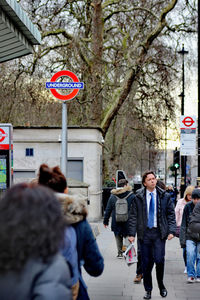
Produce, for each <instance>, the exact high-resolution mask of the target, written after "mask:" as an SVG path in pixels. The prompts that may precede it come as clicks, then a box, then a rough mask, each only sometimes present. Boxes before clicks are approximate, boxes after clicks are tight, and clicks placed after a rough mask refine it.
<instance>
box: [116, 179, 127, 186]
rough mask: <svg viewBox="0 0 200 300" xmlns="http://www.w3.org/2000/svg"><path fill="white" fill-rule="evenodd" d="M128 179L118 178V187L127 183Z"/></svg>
mask: <svg viewBox="0 0 200 300" xmlns="http://www.w3.org/2000/svg"><path fill="white" fill-rule="evenodd" d="M127 183H128V181H127V180H126V179H120V180H119V182H118V187H124V186H125V185H127Z"/></svg>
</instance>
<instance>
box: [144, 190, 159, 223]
mask: <svg viewBox="0 0 200 300" xmlns="http://www.w3.org/2000/svg"><path fill="white" fill-rule="evenodd" d="M152 193H153V197H154V225H153V227H157V203H156V202H157V199H156V196H157V192H156V189H154V190H153V192H152ZM146 199H147V213H148V215H149V205H150V200H151V192H150V191H148V190H146Z"/></svg>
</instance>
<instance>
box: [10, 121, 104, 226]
mask: <svg viewBox="0 0 200 300" xmlns="http://www.w3.org/2000/svg"><path fill="white" fill-rule="evenodd" d="M102 141H103V138H102V133H101V130H100V129H99V128H93V127H90V128H80V127H68V159H67V160H68V163H67V169H68V171H67V178H68V181H69V182H70V180H71V179H73V180H76V181H77V182H80V183H81V182H82V186H83V187H85V186H88V210H89V220H91V221H96V220H99V218H100V217H101V211H102ZM13 157H14V159H13V162H14V182H15V183H17V182H22V181H30V180H32V179H33V178H35V177H36V176H37V173H38V169H39V166H40V165H41V164H42V163H46V164H48V165H49V166H50V167H53V166H56V165H59V166H60V163H61V128H58V127H14V129H13ZM69 178H70V179H69ZM80 185H81V184H80ZM80 185H79V186H80ZM77 186H78V185H77ZM73 187H74V185H73ZM69 190H70V187H69ZM75 192H76V191H75V190H74V191H73V194H75Z"/></svg>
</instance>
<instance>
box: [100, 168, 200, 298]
mask: <svg viewBox="0 0 200 300" xmlns="http://www.w3.org/2000/svg"><path fill="white" fill-rule="evenodd" d="M142 184H143V187H142V188H140V189H138V190H137V191H136V192H135V194H133V193H132V188H131V187H130V186H129V185H128V181H126V180H125V179H124V180H123V179H121V180H120V181H119V185H118V188H117V189H113V190H112V191H111V196H110V198H109V200H108V203H107V207H106V209H105V213H104V220H103V223H104V226H105V227H107V226H108V224H109V218H110V216H112V223H111V230H112V231H113V232H114V236H115V239H116V245H117V258H121V257H123V252H124V250H125V249H126V246H127V239H128V241H129V242H130V243H133V242H135V239H136V237H137V259H138V261H137V268H136V277H135V278H134V279H133V281H134V283H140V282H141V281H142V280H143V285H144V289H145V294H144V297H143V298H144V299H151V297H152V290H153V284H152V269H153V266H154V265H155V270H156V279H157V283H158V288H159V290H160V295H161V297H163V298H164V297H167V294H168V291H167V288H166V286H165V285H164V269H165V244H166V240H171V239H172V238H174V237H177V238H179V240H180V245H181V248H182V249H183V260H184V263H185V269H184V270H183V272H184V273H185V274H186V275H187V282H188V283H193V282H197V283H198V282H200V189H199V188H198V187H196V188H195V187H193V186H188V187H187V188H186V190H185V193H184V196H183V198H181V199H179V200H178V201H177V194H178V191H177V189H176V188H173V187H172V186H168V187H166V186H165V184H164V183H163V182H162V181H161V180H157V179H156V175H155V173H154V172H153V171H151V170H149V171H146V172H144V174H143V176H142ZM119 198H121V199H126V200H127V209H128V215H129V216H128V219H127V220H126V221H124V222H117V221H116V216H117V212H116V210H117V205H116V204H117V201H119V200H118V199H119ZM123 241H124V243H123ZM124 246H125V249H124Z"/></svg>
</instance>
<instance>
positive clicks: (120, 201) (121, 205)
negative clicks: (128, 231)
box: [115, 192, 133, 222]
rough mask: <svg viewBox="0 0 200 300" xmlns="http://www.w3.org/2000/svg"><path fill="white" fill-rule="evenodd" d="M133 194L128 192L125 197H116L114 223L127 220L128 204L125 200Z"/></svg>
mask: <svg viewBox="0 0 200 300" xmlns="http://www.w3.org/2000/svg"><path fill="white" fill-rule="evenodd" d="M131 194H133V193H132V192H130V193H129V194H128V195H127V196H126V197H124V198H119V197H117V196H116V195H115V196H116V197H117V201H116V203H115V218H116V222H126V221H127V220H128V202H127V198H128V197H129V196H130V195H131Z"/></svg>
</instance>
